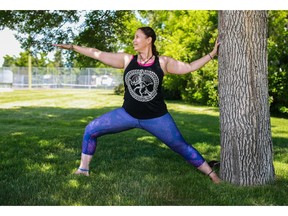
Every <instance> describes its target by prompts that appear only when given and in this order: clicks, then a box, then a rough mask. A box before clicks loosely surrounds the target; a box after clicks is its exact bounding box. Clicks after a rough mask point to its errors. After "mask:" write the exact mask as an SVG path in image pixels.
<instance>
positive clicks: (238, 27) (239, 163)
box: [218, 11, 274, 186]
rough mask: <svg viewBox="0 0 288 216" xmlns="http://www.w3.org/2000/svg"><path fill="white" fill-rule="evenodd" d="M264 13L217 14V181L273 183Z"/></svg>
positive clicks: (231, 12) (244, 183)
mask: <svg viewBox="0 0 288 216" xmlns="http://www.w3.org/2000/svg"><path fill="white" fill-rule="evenodd" d="M267 18H268V13H267V11H220V12H219V40H220V41H221V45H220V48H219V57H218V60H219V69H218V70H219V71H218V73H219V77H218V79H219V102H220V103H219V105H220V133H221V136H220V139H221V140H220V142H221V165H220V177H221V178H222V179H223V180H224V181H226V182H230V183H232V184H236V185H245V186H248V185H263V184H267V183H270V182H273V181H274V166H273V151H272V138H271V126H270V111H269V102H268V66H267V64H268V63H267V28H268V27H267Z"/></svg>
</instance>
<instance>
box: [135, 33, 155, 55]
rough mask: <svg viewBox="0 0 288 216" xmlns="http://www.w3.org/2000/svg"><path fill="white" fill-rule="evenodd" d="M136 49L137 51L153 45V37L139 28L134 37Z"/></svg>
mask: <svg viewBox="0 0 288 216" xmlns="http://www.w3.org/2000/svg"><path fill="white" fill-rule="evenodd" d="M133 46H134V50H135V51H137V52H140V51H143V50H144V49H145V48H147V46H151V37H148V38H147V36H146V35H145V34H144V33H143V32H142V31H141V30H140V29H138V30H137V31H136V33H135V36H134V39H133Z"/></svg>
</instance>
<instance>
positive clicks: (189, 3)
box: [0, 0, 288, 67]
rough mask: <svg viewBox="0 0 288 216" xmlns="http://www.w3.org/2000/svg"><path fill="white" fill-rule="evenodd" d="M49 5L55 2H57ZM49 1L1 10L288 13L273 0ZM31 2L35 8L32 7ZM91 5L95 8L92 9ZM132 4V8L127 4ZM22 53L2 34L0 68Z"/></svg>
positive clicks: (12, 0) (15, 2) (287, 6)
mask: <svg viewBox="0 0 288 216" xmlns="http://www.w3.org/2000/svg"><path fill="white" fill-rule="evenodd" d="M50 1H52V2H53V1H54V0H50ZM50 1H47V2H46V1H43V0H42V1H36V2H35V1H33V0H22V1H20V2H19V0H9V1H7V2H6V3H5V5H1V6H0V10H3V9H4V10H44V9H50V10H51V9H52V10H53V9H54V10H59V9H65V10H67V9H68V10H70V9H71V10H91V9H92V10H93V9H95V10H113V9H116V10H122V9H125V10H157V9H161V10H190V9H191V10H235V9H237V10H246V9H249V10H250V9H257V10H259V9H260V10H267V9H270V10H272V9H273V10H288V3H283V2H285V1H276V2H275V1H271V0H253V1H251V0H241V1H231V0H201V1H198V0H181V1H180V0H165V4H159V3H158V4H156V3H155V0H145V4H141V5H140V6H139V4H134V3H133V4H131V0H121V4H119V2H120V1H119V0H106V1H100V2H99V1H97V2H96V3H97V4H95V2H94V1H88V0H80V1H79V0H72V1H70V2H69V5H68V7H67V3H66V1H63V2H62V1H60V2H59V1H57V5H55V4H51V2H50ZM83 1H85V4H83ZM32 2H33V4H31V3H32ZM91 2H94V4H92V5H91ZM129 2H130V4H127V3H129ZM156 2H159V1H156ZM260 2H261V3H260ZM31 5H33V6H31ZM23 51H24V50H22V49H21V48H20V44H19V42H18V41H17V40H16V39H15V37H14V35H13V32H12V31H11V30H9V29H4V30H0V67H1V66H2V64H3V62H4V59H3V56H5V55H10V56H19V53H20V52H23Z"/></svg>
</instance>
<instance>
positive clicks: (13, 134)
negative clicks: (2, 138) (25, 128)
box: [11, 132, 25, 136]
mask: <svg viewBox="0 0 288 216" xmlns="http://www.w3.org/2000/svg"><path fill="white" fill-rule="evenodd" d="M23 135H25V133H24V132H14V133H11V136H23Z"/></svg>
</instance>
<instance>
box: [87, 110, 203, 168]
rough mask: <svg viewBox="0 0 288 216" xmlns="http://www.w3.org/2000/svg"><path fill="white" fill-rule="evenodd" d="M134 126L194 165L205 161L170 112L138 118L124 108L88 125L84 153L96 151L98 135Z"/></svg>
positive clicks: (196, 165)
mask: <svg viewBox="0 0 288 216" xmlns="http://www.w3.org/2000/svg"><path fill="white" fill-rule="evenodd" d="M133 128H140V129H143V130H146V131H148V132H149V133H151V134H152V135H154V136H156V137H157V138H158V139H159V140H161V141H162V142H163V143H165V144H166V145H167V146H168V147H169V148H171V149H172V150H173V151H175V152H177V153H178V154H180V155H181V156H182V157H183V158H184V159H185V160H186V161H187V162H188V163H190V164H192V165H193V166H194V167H199V166H200V165H202V164H203V163H204V161H205V160H204V158H203V157H202V156H201V154H200V153H199V152H198V151H197V150H196V149H195V148H193V146H191V145H189V144H188V143H186V141H185V140H184V138H183V136H182V135H181V133H180V131H179V130H178V128H177V126H176V124H175V122H174V120H173V118H172V117H171V115H170V114H169V113H167V114H165V115H163V116H161V117H158V118H152V119H136V118H133V117H132V116H130V115H129V114H128V113H127V112H126V111H125V110H124V108H118V109H115V110H113V111H110V112H108V113H106V114H104V115H102V116H100V117H99V118H96V119H94V120H93V121H91V122H90V123H89V124H88V125H87V127H86V129H85V133H84V136H83V142H82V153H84V154H87V155H93V154H94V153H95V151H96V145H97V137H100V136H103V135H105V134H112V133H118V132H121V131H126V130H129V129H133Z"/></svg>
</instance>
